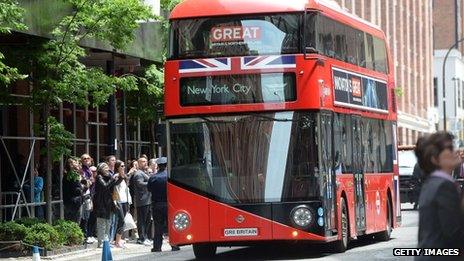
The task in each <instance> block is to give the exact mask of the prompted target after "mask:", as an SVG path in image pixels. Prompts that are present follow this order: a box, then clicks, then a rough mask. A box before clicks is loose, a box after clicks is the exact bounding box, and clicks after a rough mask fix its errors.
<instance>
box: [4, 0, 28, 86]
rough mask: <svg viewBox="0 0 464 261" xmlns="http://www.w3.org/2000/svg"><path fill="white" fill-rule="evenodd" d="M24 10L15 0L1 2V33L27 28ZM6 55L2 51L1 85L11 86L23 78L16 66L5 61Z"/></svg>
mask: <svg viewBox="0 0 464 261" xmlns="http://www.w3.org/2000/svg"><path fill="white" fill-rule="evenodd" d="M23 13H24V10H23V9H22V8H21V7H19V5H18V2H17V1H15V0H2V1H1V2H0V34H9V33H11V30H13V29H26V26H25V25H24V24H23V23H22V17H23ZM4 59H5V57H4V55H3V53H1V52H0V85H1V86H3V87H5V86H9V85H10V84H11V83H12V82H14V81H16V80H19V79H22V78H24V77H25V75H21V74H20V73H19V71H18V69H16V68H12V67H10V66H8V65H6V64H5V63H4Z"/></svg>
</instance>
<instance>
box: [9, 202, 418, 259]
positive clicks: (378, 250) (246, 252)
mask: <svg viewBox="0 0 464 261" xmlns="http://www.w3.org/2000/svg"><path fill="white" fill-rule="evenodd" d="M402 209H403V211H402V217H403V218H402V219H403V220H402V225H401V227H400V228H398V229H395V230H393V233H392V239H391V240H390V241H388V242H378V241H376V240H374V239H372V238H365V239H362V240H357V241H354V242H352V243H351V244H350V248H349V249H348V250H347V251H346V252H345V253H340V254H338V253H333V252H331V251H330V249H329V248H328V247H327V246H324V245H309V246H308V245H302V246H298V245H295V244H293V245H282V244H280V245H272V244H270V245H266V246H262V247H232V248H229V247H221V248H218V252H217V255H216V257H215V258H214V259H213V260H221V261H222V260H312V259H317V260H326V261H333V260H343V261H345V260H348V261H350V260H352V261H360V260H413V258H410V257H394V256H393V248H395V247H416V245H417V231H418V212H417V211H414V210H412V205H410V204H402ZM126 247H127V248H125V249H121V248H111V253H112V256H113V260H127V261H146V260H147V261H148V260H173V261H174V260H175V261H178V260H195V256H194V255H193V250H192V247H191V246H183V247H181V250H180V251H174V252H172V251H171V247H170V245H169V243H168V242H167V241H164V242H163V247H162V252H158V253H151V248H152V246H144V245H139V244H136V243H135V242H129V243H126ZM101 256H102V249H101V248H90V249H86V250H80V251H75V252H72V253H68V254H63V255H57V256H52V257H41V259H42V260H56V261H65V260H66V261H68V260H69V261H73V260H75V261H91V260H92V261H93V260H101ZM2 260H3V259H2ZM5 260H9V259H5ZM11 260H31V258H30V257H25V258H17V259H14V258H12V259H11Z"/></svg>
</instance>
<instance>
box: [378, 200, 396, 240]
mask: <svg viewBox="0 0 464 261" xmlns="http://www.w3.org/2000/svg"><path fill="white" fill-rule="evenodd" d="M391 210H392V209H391V203H390V200H387V216H386V220H385V222H387V229H386V230H385V231H382V232H380V233H378V234H377V235H376V238H377V239H378V240H380V241H388V240H390V237H391V233H392V230H393V229H392V226H391V224H392V217H391V213H392V211H391Z"/></svg>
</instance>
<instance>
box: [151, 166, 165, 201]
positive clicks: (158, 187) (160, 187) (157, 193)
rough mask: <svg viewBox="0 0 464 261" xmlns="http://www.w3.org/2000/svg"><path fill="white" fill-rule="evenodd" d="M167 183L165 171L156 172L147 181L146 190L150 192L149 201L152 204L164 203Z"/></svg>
mask: <svg viewBox="0 0 464 261" xmlns="http://www.w3.org/2000/svg"><path fill="white" fill-rule="evenodd" d="M167 182H168V173H167V171H166V170H165V171H162V172H158V173H156V174H155V175H153V176H151V177H150V179H149V180H148V190H149V191H150V192H151V201H152V202H153V203H166V202H167V195H166V194H167V193H166V185H167Z"/></svg>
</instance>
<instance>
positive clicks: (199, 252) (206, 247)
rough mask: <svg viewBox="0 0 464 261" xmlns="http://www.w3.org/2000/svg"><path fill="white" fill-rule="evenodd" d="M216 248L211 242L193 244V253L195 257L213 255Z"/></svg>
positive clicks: (200, 257) (209, 256)
mask: <svg viewBox="0 0 464 261" xmlns="http://www.w3.org/2000/svg"><path fill="white" fill-rule="evenodd" d="M216 249H217V247H216V246H214V245H211V244H193V253H194V254H195V257H196V258H197V259H202V258H211V257H213V256H214V255H215V254H216Z"/></svg>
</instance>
